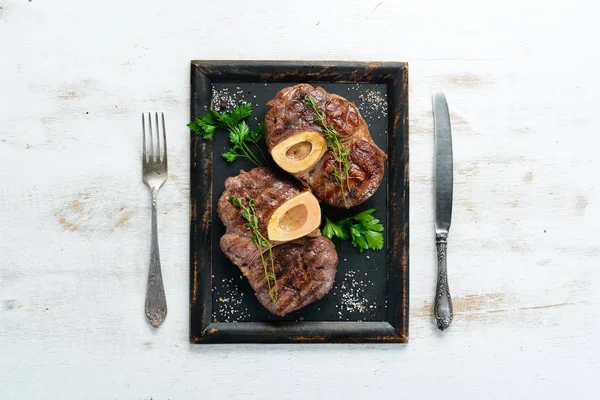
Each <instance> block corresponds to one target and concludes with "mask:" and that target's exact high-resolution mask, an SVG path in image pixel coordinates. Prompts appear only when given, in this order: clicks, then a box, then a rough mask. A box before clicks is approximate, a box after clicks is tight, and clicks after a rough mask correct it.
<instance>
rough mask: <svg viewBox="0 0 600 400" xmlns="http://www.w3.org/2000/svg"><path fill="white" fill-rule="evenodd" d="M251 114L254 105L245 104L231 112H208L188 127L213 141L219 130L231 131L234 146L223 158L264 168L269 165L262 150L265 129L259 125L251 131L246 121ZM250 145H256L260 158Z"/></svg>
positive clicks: (230, 137) (230, 135) (230, 139)
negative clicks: (245, 160)
mask: <svg viewBox="0 0 600 400" xmlns="http://www.w3.org/2000/svg"><path fill="white" fill-rule="evenodd" d="M251 114H252V104H248V103H245V104H240V105H239V106H237V107H235V108H234V109H233V111H231V112H224V113H219V112H218V111H215V110H208V111H207V112H206V113H204V114H203V115H201V116H200V117H199V118H196V119H195V120H193V121H192V122H190V123H189V124H188V125H187V126H188V127H189V128H190V130H191V131H192V132H194V133H195V134H197V135H199V136H201V137H202V138H203V139H207V140H212V139H213V137H214V134H215V131H216V130H217V129H218V128H224V129H227V130H228V131H229V141H230V142H231V144H232V145H233V146H232V147H231V148H230V149H229V150H227V151H226V152H225V153H223V158H224V159H225V160H226V161H227V162H233V161H235V160H236V159H238V158H239V157H242V158H246V159H247V160H249V161H250V162H251V163H252V164H254V165H256V166H257V167H264V166H266V165H269V162H268V161H267V158H266V157H265V154H264V153H263V151H262V148H261V147H262V146H261V144H262V140H263V138H264V135H265V132H264V127H263V125H262V124H259V125H258V127H256V128H254V129H252V130H250V127H248V124H246V121H245V120H246V118H248V117H249V116H250V115H251ZM250 145H254V147H255V148H256V149H257V150H258V154H259V156H260V157H259V156H257V155H256V154H255V153H254V152H253V151H252V149H251V148H250Z"/></svg>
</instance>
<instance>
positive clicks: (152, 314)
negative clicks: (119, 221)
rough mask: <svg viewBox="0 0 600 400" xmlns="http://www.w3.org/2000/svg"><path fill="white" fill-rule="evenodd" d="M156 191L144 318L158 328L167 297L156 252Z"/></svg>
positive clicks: (154, 191)
mask: <svg viewBox="0 0 600 400" xmlns="http://www.w3.org/2000/svg"><path fill="white" fill-rule="evenodd" d="M157 194H158V193H157V191H156V190H153V191H152V245H151V246H152V248H151V250H150V269H149V271H148V287H147V289H146V318H147V319H148V322H150V324H151V325H152V326H154V327H155V328H158V327H159V326H160V325H161V324H162V323H163V321H164V320H165V318H166V316H167V299H166V297H165V287H164V284H163V279H162V273H161V269H160V254H159V252H158V227H157V222H156V214H157V213H156V198H157Z"/></svg>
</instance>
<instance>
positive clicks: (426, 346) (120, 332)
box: [0, 0, 600, 400]
mask: <svg viewBox="0 0 600 400" xmlns="http://www.w3.org/2000/svg"><path fill="white" fill-rule="evenodd" d="M305 4H306V7H291V6H290V5H289V4H288V3H286V2H281V1H270V0H267V1H263V2H261V3H260V4H257V3H252V2H239V1H232V0H223V1H221V2H219V3H218V5H217V6H214V5H212V4H209V3H207V2H198V1H195V2H192V1H184V0H178V1H172V2H164V1H161V2H159V1H155V0H150V1H141V0H131V1H127V2H120V1H116V0H105V1H102V2H99V1H87V2H81V1H74V0H56V1H53V2H43V1H39V0H32V1H31V2H28V1H17V0H0V7H1V8H0V88H1V90H0V110H1V112H0V182H1V183H2V184H1V185H0V261H1V262H0V394H1V395H2V397H3V398H7V399H36V398H50V399H54V398H59V399H66V398H82V399H83V398H85V399H107V398H109V399H150V398H153V399H155V400H156V399H189V398H195V397H198V396H199V395H200V394H201V395H202V398H205V399H223V398H232V399H254V398H261V397H263V395H264V393H265V391H266V389H265V388H267V387H268V389H269V391H271V392H277V393H279V394H280V395H281V396H282V398H294V399H314V398H320V397H322V396H323V394H324V393H326V394H327V396H328V397H330V398H340V399H342V398H344V399H345V398H390V397H406V398H411V399H430V398H436V397H440V396H442V395H443V396H445V398H448V399H506V398H526V397H529V398H545V399H564V398H573V399H597V398H599V397H600V389H599V388H598V386H597V377H598V376H599V375H600V352H599V351H598V344H597V337H598V331H599V330H600V311H599V310H600V307H599V306H600V294H599V292H598V290H597V288H598V287H599V286H600V269H599V268H598V259H599V257H600V245H598V244H597V242H596V241H595V238H596V231H597V228H596V225H597V222H598V221H599V220H600V198H599V195H600V175H599V174H598V173H597V171H598V147H599V145H600V142H599V139H598V138H599V136H598V126H600V114H598V112H597V107H598V104H600V90H599V89H600V78H599V75H598V71H597V65H598V64H599V62H600V56H599V55H598V53H597V52H596V51H594V50H593V49H592V50H590V48H589V44H588V43H589V42H590V38H594V37H598V36H600V26H599V25H598V24H597V23H596V21H595V18H596V16H595V14H594V13H593V12H591V7H590V2H589V1H583V0H575V1H572V2H568V3H557V2H548V1H541V0H531V1H527V2H523V1H517V0H507V1H505V2H502V3H494V4H490V3H489V2H475V1H470V0H458V1H453V2H442V1H421V2H417V1H413V2H392V1H381V0H373V1H369V0H366V1H360V2H359V1H350V2H348V1H344V2H342V1H330V2H323V1H319V2H317V1H310V0H309V1H307V2H305ZM315 9H318V10H319V11H318V12H315V11H314V10H315ZM190 59H216V60H218V59H279V60H286V59H307V60H319V59H321V60H324V59H329V60H331V59H333V60H402V61H408V62H409V64H410V80H411V82H410V164H411V176H410V187H411V192H410V221H411V236H410V260H411V272H410V282H411V287H410V299H411V311H410V314H411V320H410V335H411V338H410V340H411V341H410V343H409V344H408V345H406V346H398V345H386V344H382V345H376V344H365V345H361V346H356V345H320V344H319V345H310V346H307V345H302V344H298V345H263V346H261V345H211V346H192V345H190V344H188V331H189V327H188V322H189V319H188V313H189V309H188V305H189V296H188V293H189V257H188V254H189V251H188V249H189V229H188V226H189V216H190V209H189V205H188V204H189V203H188V199H189V165H190V156H189V146H190V143H189V132H188V130H187V128H186V126H185V124H186V123H187V122H188V118H189V101H190V94H189V83H190V82H189V80H190V79H189V60H190ZM433 90H444V91H445V93H446V97H447V99H448V102H449V106H450V111H451V112H452V123H453V138H454V157H455V162H456V170H455V191H454V195H455V199H454V216H453V217H454V218H453V221H452V233H451V238H450V242H449V244H448V270H449V274H450V276H449V278H450V279H451V282H452V288H451V289H452V295H453V297H454V300H455V317H454V321H453V323H452V327H451V328H450V329H449V330H448V331H446V332H443V333H441V332H438V331H437V328H436V327H435V326H434V324H433V322H432V317H431V315H432V314H431V311H430V310H431V307H432V302H433V295H434V290H435V268H436V265H435V243H434V240H433V199H432V181H431V180H432V155H433V135H432V116H431V99H430V92H431V91H433ZM154 110H157V111H164V112H165V115H166V121H167V133H168V135H169V137H168V140H169V167H170V176H169V180H168V181H167V183H166V184H165V186H164V187H163V188H162V189H161V193H160V195H159V199H158V207H159V221H158V223H159V229H160V231H159V232H160V235H161V236H160V240H161V242H160V243H161V257H162V259H161V261H162V265H163V274H164V279H165V289H166V294H167V299H168V301H169V316H168V317H167V319H166V321H165V323H164V324H163V326H162V327H161V328H160V329H159V330H153V329H152V328H151V327H150V326H149V325H148V324H147V322H146V321H145V317H144V314H143V309H144V290H145V284H146V276H147V266H148V257H149V254H150V253H149V250H150V201H149V200H148V194H147V188H146V187H144V185H143V183H142V181H141V156H140V143H141V132H140V126H139V125H140V123H139V115H140V113H141V112H142V111H154ZM125 213H130V216H129V218H128V219H126V221H124V222H123V223H122V224H120V225H118V226H117V227H115V225H117V223H118V222H119V221H120V220H121V219H122V217H123V216H125V215H126V214H125ZM61 218H62V219H61ZM113 228H114V229H113ZM282 371H285V372H286V373H287V374H288V375H289V376H291V377H292V378H291V379H273V378H272V376H281V375H282ZM434 381H435V385H434V384H433V382H434Z"/></svg>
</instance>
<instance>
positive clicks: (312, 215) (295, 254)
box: [217, 168, 338, 315]
mask: <svg viewBox="0 0 600 400" xmlns="http://www.w3.org/2000/svg"><path fill="white" fill-rule="evenodd" d="M231 196H235V197H237V198H240V199H243V200H244V202H245V204H246V205H247V203H246V201H247V200H246V199H248V198H252V199H254V201H253V203H254V209H255V214H256V217H257V219H258V226H259V231H260V232H261V234H262V235H263V236H265V237H266V238H268V239H269V242H270V243H271V246H272V250H273V261H274V270H275V276H276V282H275V286H272V288H271V292H270V291H269V287H268V285H267V280H266V277H265V271H264V267H263V264H262V259H261V253H262V254H263V257H265V258H266V257H267V256H268V253H269V248H268V247H263V248H260V249H259V248H258V247H257V246H256V244H255V243H254V242H253V240H252V239H253V232H252V231H251V229H250V228H249V227H247V226H246V225H245V224H246V221H245V220H244V218H243V217H242V215H241V210H240V209H239V208H237V207H235V206H234V205H233V204H231V202H230V201H228V199H229V197H231ZM217 212H218V215H219V217H220V218H221V220H222V221H223V224H224V225H225V227H226V228H227V232H226V233H225V235H224V236H223V237H222V238H221V242H220V244H221V250H223V253H225V255H226V256H227V258H229V260H231V262H233V263H234V264H235V265H237V266H238V267H239V268H240V270H241V271H242V273H243V274H244V276H246V277H247V278H248V281H249V282H250V285H251V286H252V288H253V289H254V292H255V294H256V297H257V298H258V300H259V301H260V303H261V304H262V305H263V306H264V307H265V308H266V309H268V310H269V311H271V312H272V313H273V314H276V315H285V314H287V313H289V312H291V311H295V310H297V309H299V308H302V307H304V306H306V305H308V304H310V303H312V302H314V301H317V300H319V299H321V298H322V297H323V296H325V294H327V293H328V292H329V290H331V287H332V285H333V280H334V277H335V272H336V266H337V261H338V258H337V253H336V251H335V247H334V245H333V243H332V242H331V241H330V240H329V239H327V238H325V237H323V236H321V234H320V231H319V229H318V227H319V225H320V222H321V208H320V207H319V203H318V200H317V199H316V198H315V197H314V196H313V195H312V193H311V192H310V191H309V190H308V189H307V188H305V187H302V186H301V185H299V184H298V183H297V182H294V181H292V180H290V179H288V178H287V177H285V176H282V175H280V174H277V173H276V172H274V171H273V170H271V169H268V168H254V169H253V170H251V171H249V172H245V171H241V172H240V174H239V175H238V176H234V177H230V178H227V180H226V181H225V191H224V192H223V194H222V195H221V198H220V199H219V202H218V207H217ZM299 235H300V236H299ZM274 290H276V291H277V300H276V301H275V302H273V301H272V298H271V294H272V291H274Z"/></svg>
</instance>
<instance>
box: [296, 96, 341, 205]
mask: <svg viewBox="0 0 600 400" xmlns="http://www.w3.org/2000/svg"><path fill="white" fill-rule="evenodd" d="M304 101H305V102H306V105H307V106H309V107H310V108H312V110H313V112H314V116H313V120H314V121H315V122H318V123H319V125H321V133H323V136H325V140H326V141H327V148H328V149H329V150H331V152H332V153H333V158H334V160H335V161H336V162H337V164H338V166H337V168H334V169H333V173H332V175H331V176H330V179H332V181H333V182H334V184H335V185H336V186H338V187H339V188H340V190H341V191H342V199H343V200H344V207H346V208H348V203H347V202H346V193H350V178H349V172H350V153H349V152H348V149H347V148H346V146H344V144H343V143H342V142H341V141H340V135H339V134H338V133H337V131H336V130H335V129H334V128H333V125H331V124H328V123H327V117H326V115H325V113H324V112H323V111H321V110H319V109H318V108H317V104H316V103H315V101H314V100H313V99H312V98H311V97H310V96H305V97H304ZM344 186H345V188H344Z"/></svg>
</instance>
